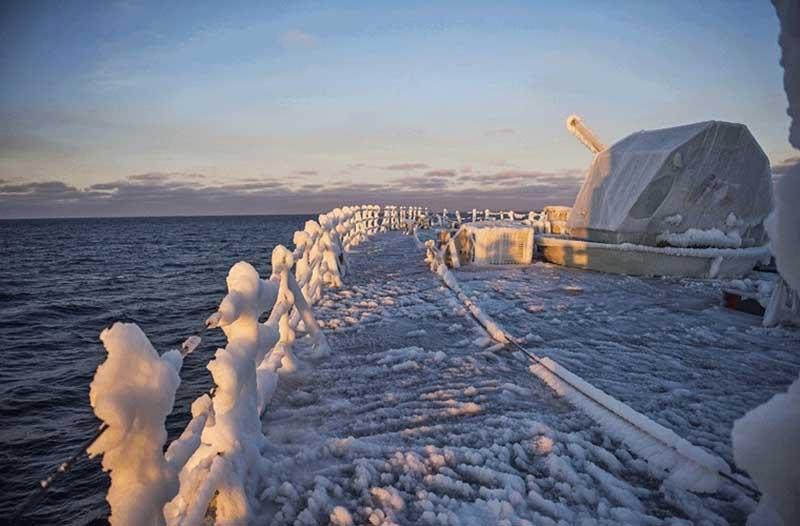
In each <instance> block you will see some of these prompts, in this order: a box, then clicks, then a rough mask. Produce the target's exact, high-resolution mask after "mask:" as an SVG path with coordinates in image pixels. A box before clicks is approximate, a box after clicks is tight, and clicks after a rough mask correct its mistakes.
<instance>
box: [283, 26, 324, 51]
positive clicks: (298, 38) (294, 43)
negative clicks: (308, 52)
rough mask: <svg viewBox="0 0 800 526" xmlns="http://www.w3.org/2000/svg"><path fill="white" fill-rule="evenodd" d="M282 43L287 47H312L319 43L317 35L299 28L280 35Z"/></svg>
mask: <svg viewBox="0 0 800 526" xmlns="http://www.w3.org/2000/svg"><path fill="white" fill-rule="evenodd" d="M280 43H281V45H282V46H283V47H285V48H286V49H310V48H312V47H314V46H316V45H317V44H318V43H319V40H318V39H317V37H315V36H314V35H312V34H310V33H306V32H305V31H300V30H299V29H290V30H289V31H286V32H285V33H283V34H282V35H281V36H280Z"/></svg>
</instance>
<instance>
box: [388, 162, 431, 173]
mask: <svg viewBox="0 0 800 526" xmlns="http://www.w3.org/2000/svg"><path fill="white" fill-rule="evenodd" d="M426 168H428V165H427V164H424V163H401V164H390V165H389V166H384V167H383V169H384V170H401V171H406V172H407V171H410V170H425V169H426Z"/></svg>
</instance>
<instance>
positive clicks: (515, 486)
mask: <svg viewBox="0 0 800 526" xmlns="http://www.w3.org/2000/svg"><path fill="white" fill-rule="evenodd" d="M423 258H424V252H423V251H422V250H421V249H420V248H418V246H417V245H416V243H415V241H414V239H413V238H412V237H408V236H404V235H401V234H400V233H397V232H390V233H384V234H379V235H376V236H375V237H373V238H371V239H370V240H369V241H367V242H366V243H364V244H362V245H361V246H359V247H357V248H356V249H354V250H353V251H352V252H351V253H350V254H349V260H350V265H351V267H352V270H351V272H350V273H349V274H348V275H347V277H346V278H345V279H344V284H343V286H342V287H341V288H340V289H334V290H328V291H327V292H326V293H325V296H324V297H323V299H322V301H320V302H319V303H318V304H317V305H316V306H315V309H314V310H315V315H316V316H317V318H318V319H319V320H320V324H321V325H322V326H323V329H324V331H325V332H326V334H327V338H328V341H329V343H330V345H331V348H332V349H333V353H332V354H331V355H330V356H328V357H325V358H315V357H314V356H313V354H312V352H311V351H310V350H304V349H303V344H302V343H303V342H302V341H300V342H298V344H299V345H298V346H297V355H298V357H299V363H300V368H299V370H298V371H296V372H293V373H290V374H287V375H285V376H284V378H282V379H281V382H280V385H279V388H278V392H277V393H276V396H275V398H274V399H273V400H272V402H271V404H270V406H269V408H268V410H267V411H266V413H265V415H264V417H263V429H264V433H265V435H266V436H267V438H268V439H269V441H270V443H271V448H272V449H271V451H268V452H266V457H267V459H268V461H269V462H270V464H271V468H270V469H269V473H270V477H271V480H270V483H269V485H268V489H267V490H266V491H264V492H263V494H262V500H263V504H264V506H263V508H262V510H261V513H260V514H261V516H262V517H261V518H263V519H268V520H270V521H272V523H275V524H288V523H294V522H295V521H298V522H299V523H308V524H312V523H325V522H326V521H327V520H328V519H330V520H331V521H332V522H333V523H337V522H336V521H339V520H341V524H346V523H347V518H348V517H349V518H350V519H351V520H352V522H353V523H354V524H366V523H371V524H376V525H377V524H382V523H400V524H410V523H423V524H424V523H430V524H505V523H506V522H503V521H505V520H507V521H508V522H507V524H528V523H530V524H555V523H557V522H558V521H561V520H563V521H566V523H569V524H577V523H582V522H583V521H586V523H587V524H592V523H608V524H623V523H627V524H662V523H663V524H671V523H679V519H683V520H688V521H690V522H700V521H703V520H708V521H709V523H720V522H723V521H722V520H721V519H724V520H725V521H728V522H730V523H732V524H743V523H744V522H745V519H746V517H747V512H748V511H749V508H750V507H751V506H752V501H748V499H745V498H743V496H742V494H741V493H740V492H738V491H735V490H734V489H733V488H732V487H727V488H723V490H722V491H720V492H719V493H717V494H714V495H699V494H694V493H690V492H687V491H683V490H680V489H677V488H671V487H669V485H668V484H663V483H662V482H663V481H661V480H658V479H656V478H654V477H652V476H651V475H650V473H649V471H648V467H647V464H646V462H644V461H643V460H642V459H641V458H639V457H637V455H636V454H634V453H632V452H631V451H630V450H628V449H627V448H626V446H625V445H623V444H622V443H620V442H618V441H615V440H613V439H611V438H610V437H609V436H608V435H607V434H606V433H605V432H604V431H603V429H602V427H600V426H599V425H598V424H596V423H595V422H594V421H593V420H592V419H590V418H589V417H588V416H587V415H586V414H585V413H584V412H582V411H581V410H580V409H577V408H576V407H574V406H573V405H571V404H570V402H568V401H567V400H566V399H563V398H559V397H558V396H557V395H556V394H555V393H554V392H553V391H552V390H551V389H549V388H548V387H547V386H546V385H545V384H544V383H542V382H541V381H540V380H539V379H538V378H537V377H536V376H534V375H533V374H532V373H531V372H530V371H529V370H528V366H529V362H528V359H527V358H526V357H525V356H524V355H522V354H521V353H519V352H513V351H512V350H507V349H502V350H499V351H498V350H491V349H489V348H488V345H489V342H488V340H487V338H486V333H485V332H484V331H483V329H481V328H480V326H479V325H477V323H475V322H474V321H473V320H472V318H470V317H469V316H468V315H467V313H466V312H465V311H464V309H463V307H462V305H461V304H460V302H458V301H457V300H456V299H455V297H454V295H453V293H452V292H451V291H450V290H449V289H447V288H445V287H444V286H443V285H442V283H441V281H440V280H439V278H438V276H436V275H434V274H433V273H432V272H430V270H428V268H427V266H426V265H425V263H424V261H423ZM455 274H456V275H457V277H458V280H459V282H460V283H461V286H462V288H463V289H464V291H465V292H466V293H467V294H468V295H469V296H470V297H472V299H473V301H475V302H476V303H477V304H478V305H479V306H480V307H481V308H482V309H483V310H484V311H485V312H486V313H488V314H489V315H490V316H491V317H492V318H494V319H495V320H496V321H497V322H499V323H500V324H501V325H502V326H503V327H504V328H505V329H506V330H507V331H508V332H509V333H510V334H512V335H514V336H517V337H526V336H527V337H526V338H525V339H526V341H527V342H528V343H527V344H526V347H528V348H530V349H531V350H534V351H535V352H536V353H537V354H538V355H541V356H549V357H551V358H553V359H555V360H557V361H558V362H559V363H562V364H563V365H564V366H566V367H568V368H569V369H571V370H572V371H573V372H575V373H577V374H579V375H580V376H582V377H583V378H584V379H585V380H587V381H589V382H591V383H592V384H594V385H595V386H596V387H598V388H600V389H603V390H604V391H606V392H607V393H608V394H610V395H612V396H614V397H616V398H617V399H619V400H621V401H623V402H625V403H627V404H628V405H630V406H631V407H633V408H634V409H636V410H637V411H639V412H641V413H643V414H645V415H647V416H649V417H650V418H652V419H654V420H655V421H657V422H658V423H660V424H662V425H664V426H666V427H668V428H670V429H673V430H674V431H675V432H676V433H678V434H679V435H681V436H682V437H685V438H687V439H688V440H689V441H691V442H692V443H694V444H696V445H699V446H703V447H705V448H707V449H708V450H710V451H713V452H715V453H717V454H718V455H720V456H722V457H723V458H725V460H727V461H728V462H729V463H731V462H732V457H731V445H730V430H731V426H732V424H733V422H734V421H735V420H736V419H737V418H739V417H740V416H741V415H743V414H744V413H745V412H746V411H747V410H748V409H750V408H753V407H755V406H757V405H759V404H761V403H763V402H764V401H766V400H767V399H769V398H770V397H771V396H772V395H774V394H775V393H777V392H781V391H784V390H785V388H786V386H787V385H788V384H790V383H791V381H792V380H793V379H794V378H795V377H796V375H797V372H798V370H800V355H798V354H797V352H796V349H797V343H798V336H797V332H796V331H793V330H791V329H781V328H775V329H763V328H761V326H760V318H757V317H754V316H751V315H748V314H744V313H740V312H734V311H729V310H726V309H724V308H723V307H722V306H721V302H720V297H719V294H720V293H719V282H714V281H709V280H691V279H647V278H632V277H625V276H618V275H610V274H601V273H596V272H590V271H582V270H577V269H569V268H563V267H557V266H553V265H550V264H545V263H535V264H533V265H531V266H526V267H495V268H487V267H484V268H470V267H466V268H463V269H460V270H458V271H456V272H455ZM492 343H493V342H492ZM525 521H528V522H527V523H526V522H525Z"/></svg>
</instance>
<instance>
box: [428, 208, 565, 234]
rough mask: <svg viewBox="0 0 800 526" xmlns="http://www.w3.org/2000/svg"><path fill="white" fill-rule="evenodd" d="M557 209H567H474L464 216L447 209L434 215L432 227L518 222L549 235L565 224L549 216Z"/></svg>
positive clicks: (459, 212)
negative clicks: (526, 210)
mask: <svg viewBox="0 0 800 526" xmlns="http://www.w3.org/2000/svg"><path fill="white" fill-rule="evenodd" d="M556 208H558V209H561V208H567V207H545V210H541V211H536V210H530V211H528V212H517V211H514V210H497V211H493V210H490V209H488V208H487V209H484V210H478V209H476V208H473V209H472V210H471V211H468V212H466V213H465V214H463V215H462V213H461V211H460V210H456V211H454V212H452V214H451V212H450V211H448V210H447V209H446V208H445V209H443V210H442V212H441V213H439V214H434V215H433V217H432V219H431V226H436V227H440V228H458V227H459V226H460V225H461V224H463V223H465V222H467V221H471V222H472V223H477V222H480V221H517V222H521V223H524V224H526V225H530V226H532V227H533V228H534V230H535V231H536V232H542V233H545V234H549V233H551V232H553V231H557V230H558V228H554V225H556V224H558V225H560V224H561V223H562V222H563V221H562V220H561V219H560V218H557V217H553V214H552V213H550V214H548V210H547V209H556Z"/></svg>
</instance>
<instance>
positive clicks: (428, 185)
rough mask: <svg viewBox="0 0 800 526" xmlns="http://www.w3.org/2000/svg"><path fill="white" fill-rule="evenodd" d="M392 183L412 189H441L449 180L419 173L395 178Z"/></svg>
mask: <svg viewBox="0 0 800 526" xmlns="http://www.w3.org/2000/svg"><path fill="white" fill-rule="evenodd" d="M391 184H392V185H393V186H395V187H398V188H406V189H410V190H441V189H443V188H445V187H446V186H447V180H446V179H444V178H442V177H429V176H427V175H418V176H413V177H404V178H401V179H394V180H392V181H391Z"/></svg>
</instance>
